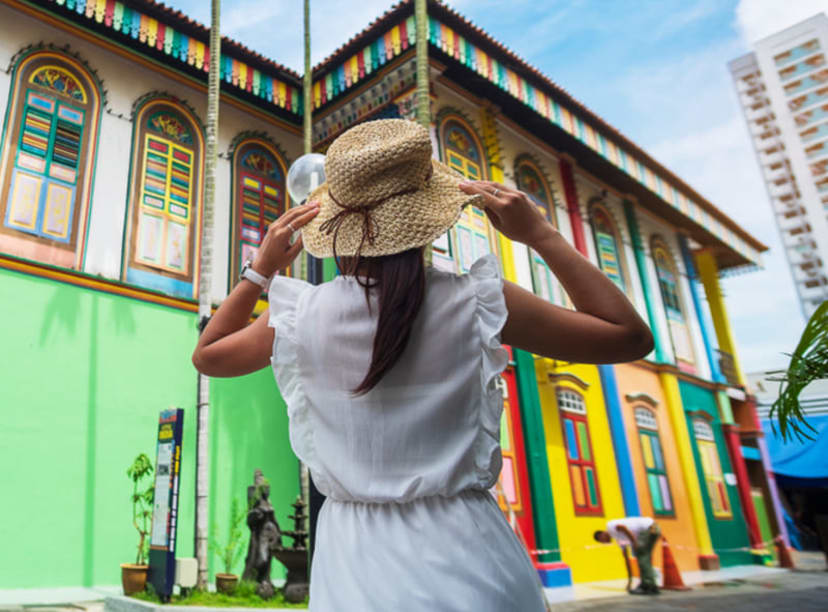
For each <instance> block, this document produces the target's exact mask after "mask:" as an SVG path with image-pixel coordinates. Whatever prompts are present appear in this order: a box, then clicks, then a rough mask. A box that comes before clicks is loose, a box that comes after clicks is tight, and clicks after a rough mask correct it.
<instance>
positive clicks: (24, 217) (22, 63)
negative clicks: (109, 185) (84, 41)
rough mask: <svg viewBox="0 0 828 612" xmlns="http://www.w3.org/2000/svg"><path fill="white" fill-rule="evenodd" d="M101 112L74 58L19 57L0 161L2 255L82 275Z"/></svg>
mask: <svg viewBox="0 0 828 612" xmlns="http://www.w3.org/2000/svg"><path fill="white" fill-rule="evenodd" d="M101 106H102V105H101V93H100V87H99V84H98V82H97V80H96V79H94V78H93V76H92V75H91V73H90V72H89V70H87V68H86V67H85V66H84V65H83V64H82V63H81V62H79V61H78V60H77V59H75V58H73V57H70V56H68V55H66V54H64V53H61V52H58V51H54V50H51V49H50V50H43V49H39V50H34V51H31V52H29V53H26V54H23V55H22V56H21V57H20V59H19V60H18V62H17V64H16V65H15V67H14V72H13V76H12V84H11V90H10V92H9V108H8V111H7V124H6V125H7V129H6V132H5V137H4V141H3V145H2V153H1V154H0V218H2V223H0V251H3V252H6V253H11V254H13V255H17V256H19V257H25V258H27V259H33V260H38V261H43V262H46V263H50V264H54V265H59V266H62V267H66V268H74V269H80V268H81V266H82V262H83V251H84V244H85V241H86V233H87V225H88V217H89V208H90V198H91V193H92V179H93V176H94V168H95V157H96V147H97V141H98V130H99V125H100V116H101Z"/></svg>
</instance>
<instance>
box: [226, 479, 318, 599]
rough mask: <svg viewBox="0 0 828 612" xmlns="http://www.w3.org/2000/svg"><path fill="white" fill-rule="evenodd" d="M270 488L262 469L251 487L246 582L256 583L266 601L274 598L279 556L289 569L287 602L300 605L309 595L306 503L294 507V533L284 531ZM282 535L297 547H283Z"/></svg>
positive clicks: (297, 500)
mask: <svg viewBox="0 0 828 612" xmlns="http://www.w3.org/2000/svg"><path fill="white" fill-rule="evenodd" d="M269 497H270V485H268V484H267V481H266V480H265V478H264V476H263V475H262V471H261V470H256V471H255V474H254V477H253V486H252V487H247V503H248V508H249V510H248V511H247V526H248V527H249V528H250V544H249V545H248V547H247V557H246V558H245V561H244V574H242V580H251V581H253V582H255V583H256V585H257V586H256V593H258V595H259V597H261V598H262V599H270V598H271V597H273V594H274V593H275V592H276V589H275V587H274V586H273V583H272V582H271V581H270V563H271V560H272V558H273V557H276V559H278V560H279V561H280V562H281V563H282V564H283V565H284V566H285V568H286V569H287V581H286V582H285V586H284V588H283V589H282V590H283V593H284V596H285V599H286V600H288V601H289V602H293V603H298V602H301V601H304V600H305V598H306V597H307V596H308V590H309V589H308V549H307V539H308V532H307V530H306V529H305V521H306V519H307V516H306V514H305V503H304V502H303V501H302V499H301V498H299V497H297V498H296V501H295V502H294V503H293V504H292V505H293V514H292V515H291V516H290V517H289V518H291V519H293V521H294V527H295V528H294V530H293V531H282V530H280V529H279V523H277V522H276V517H275V516H274V514H273V506H272V505H271V503H270V499H269ZM282 535H286V536H288V537H290V538H292V539H293V546H291V547H290V548H286V547H284V546H282Z"/></svg>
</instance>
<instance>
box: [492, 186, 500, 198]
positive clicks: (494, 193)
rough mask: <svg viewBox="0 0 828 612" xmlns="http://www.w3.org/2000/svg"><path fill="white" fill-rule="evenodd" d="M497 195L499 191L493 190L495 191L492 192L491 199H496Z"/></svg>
mask: <svg viewBox="0 0 828 612" xmlns="http://www.w3.org/2000/svg"><path fill="white" fill-rule="evenodd" d="M498 193H500V189H497V188H495V190H494V191H493V192H492V197H493V198H496V197H497V194H498Z"/></svg>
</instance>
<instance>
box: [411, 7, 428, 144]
mask: <svg viewBox="0 0 828 612" xmlns="http://www.w3.org/2000/svg"><path fill="white" fill-rule="evenodd" d="M427 4H428V3H427V0H416V1H415V3H414V19H415V22H416V25H417V46H416V52H417V121H418V122H419V124H420V125H422V126H423V127H424V128H426V129H429V128H430V127H431V99H430V97H429V90H428V6H427Z"/></svg>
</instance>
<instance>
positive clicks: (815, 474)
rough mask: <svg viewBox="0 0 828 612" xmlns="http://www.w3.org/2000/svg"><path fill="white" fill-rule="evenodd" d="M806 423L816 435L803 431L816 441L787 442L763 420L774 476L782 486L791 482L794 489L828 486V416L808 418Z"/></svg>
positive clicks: (808, 416)
mask: <svg viewBox="0 0 828 612" xmlns="http://www.w3.org/2000/svg"><path fill="white" fill-rule="evenodd" d="M806 420H807V423H808V425H810V426H811V427H813V428H814V429H815V430H816V431H810V430H808V429H807V428H804V427H803V429H805V430H806V431H807V432H808V434H809V435H810V436H811V437H812V438H814V439H813V440H807V439H802V440H797V439H795V438H794V439H793V440H788V441H787V442H785V441H783V440H782V437H781V436H780V435H779V433H778V432H777V433H774V432H773V430H772V428H771V422H770V421H769V420H767V419H764V420H762V429H763V430H764V431H765V440H767V444H768V453H769V454H770V459H771V464H772V465H773V472H774V474H775V475H776V479H777V481H778V482H779V484H782V485H784V484H785V483H786V482H787V483H788V484H790V485H791V486H806V487H808V486H811V487H825V486H828V415H824V414H821V415H807V416H806ZM777 429H778V427H777Z"/></svg>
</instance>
